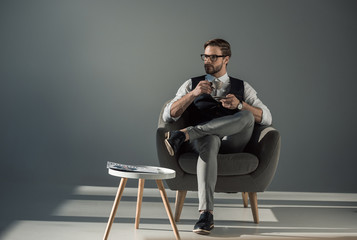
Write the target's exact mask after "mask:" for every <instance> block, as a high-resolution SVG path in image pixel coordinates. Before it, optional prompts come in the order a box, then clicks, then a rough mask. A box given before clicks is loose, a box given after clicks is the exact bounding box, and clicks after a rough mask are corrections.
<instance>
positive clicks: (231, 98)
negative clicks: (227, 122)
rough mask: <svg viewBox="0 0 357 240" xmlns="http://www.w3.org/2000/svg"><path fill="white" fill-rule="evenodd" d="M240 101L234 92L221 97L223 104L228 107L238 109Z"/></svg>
mask: <svg viewBox="0 0 357 240" xmlns="http://www.w3.org/2000/svg"><path fill="white" fill-rule="evenodd" d="M239 102H240V101H239V100H238V99H237V98H236V96H235V95H234V94H228V95H227V96H226V98H224V99H221V103H222V106H223V107H225V108H228V109H237V107H238V104H239Z"/></svg>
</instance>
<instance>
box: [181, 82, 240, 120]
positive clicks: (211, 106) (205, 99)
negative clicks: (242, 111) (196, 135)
mask: <svg viewBox="0 0 357 240" xmlns="http://www.w3.org/2000/svg"><path fill="white" fill-rule="evenodd" d="M205 77H206V76H205V75H203V76H199V77H194V78H192V79H191V81H192V90H193V89H195V88H196V86H197V85H198V83H199V82H200V81H202V80H205ZM229 78H230V84H231V88H230V90H229V92H228V94H234V95H235V96H236V98H238V99H239V101H243V100H244V98H243V97H244V82H243V81H242V80H240V79H237V78H232V77H229ZM187 110H188V111H189V115H190V121H191V124H192V125H197V124H200V123H204V122H208V121H210V120H212V119H214V118H218V117H223V116H226V115H232V114H234V113H236V112H238V109H234V110H230V109H227V108H224V107H223V106H222V103H221V102H218V101H216V100H215V99H213V97H212V96H211V95H209V94H202V95H200V96H198V97H197V98H196V99H195V100H194V101H193V103H191V105H190V106H189V107H188V109H187Z"/></svg>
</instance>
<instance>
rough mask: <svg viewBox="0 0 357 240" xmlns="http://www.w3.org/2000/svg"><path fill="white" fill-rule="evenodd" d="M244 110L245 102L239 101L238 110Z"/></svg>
mask: <svg viewBox="0 0 357 240" xmlns="http://www.w3.org/2000/svg"><path fill="white" fill-rule="evenodd" d="M242 108H243V101H239V104H238V110H242Z"/></svg>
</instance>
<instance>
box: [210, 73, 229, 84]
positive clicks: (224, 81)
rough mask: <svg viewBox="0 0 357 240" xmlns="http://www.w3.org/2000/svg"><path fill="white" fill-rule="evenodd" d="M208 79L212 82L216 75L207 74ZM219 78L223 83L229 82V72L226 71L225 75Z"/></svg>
mask: <svg viewBox="0 0 357 240" xmlns="http://www.w3.org/2000/svg"><path fill="white" fill-rule="evenodd" d="M206 79H207V80H208V81H210V82H212V81H213V80H214V79H215V77H214V76H212V75H210V74H207V75H206ZM218 79H219V80H220V81H221V82H223V83H227V82H229V76H228V73H225V74H224V75H223V76H221V77H219V78H218Z"/></svg>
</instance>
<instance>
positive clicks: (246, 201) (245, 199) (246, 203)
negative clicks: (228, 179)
mask: <svg viewBox="0 0 357 240" xmlns="http://www.w3.org/2000/svg"><path fill="white" fill-rule="evenodd" d="M242 198H243V206H244V207H245V208H247V207H248V193H247V192H242Z"/></svg>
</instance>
